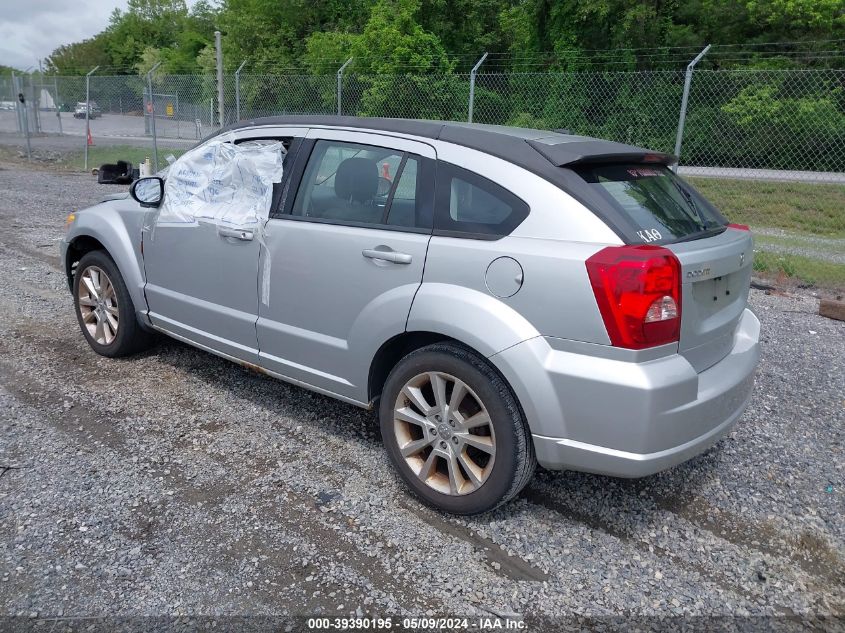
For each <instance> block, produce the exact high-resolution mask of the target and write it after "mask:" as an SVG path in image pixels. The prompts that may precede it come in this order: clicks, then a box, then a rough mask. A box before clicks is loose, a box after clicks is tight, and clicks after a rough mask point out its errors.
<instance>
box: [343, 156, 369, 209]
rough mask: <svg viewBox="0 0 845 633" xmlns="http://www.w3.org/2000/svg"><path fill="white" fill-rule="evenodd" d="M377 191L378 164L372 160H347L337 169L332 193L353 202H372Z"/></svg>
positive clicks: (357, 158)
mask: <svg viewBox="0 0 845 633" xmlns="http://www.w3.org/2000/svg"><path fill="white" fill-rule="evenodd" d="M377 191H378V164H377V163H376V161H374V160H373V159H372V158H361V157H355V158H347V159H346V160H345V161H343V162H342V163H341V164H340V167H338V168H337V173H336V174H335V177H334V193H335V195H336V196H337V197H338V198H341V199H343V200H351V201H353V202H366V201H367V200H372V199H373V198H374V197H375V195H376V192H377Z"/></svg>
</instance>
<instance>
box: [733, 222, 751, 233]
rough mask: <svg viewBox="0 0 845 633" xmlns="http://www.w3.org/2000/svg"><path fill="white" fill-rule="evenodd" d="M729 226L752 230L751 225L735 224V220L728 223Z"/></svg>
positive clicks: (741, 229)
mask: <svg viewBox="0 0 845 633" xmlns="http://www.w3.org/2000/svg"><path fill="white" fill-rule="evenodd" d="M728 228H731V229H739V230H740V231H750V230H751V227H750V226H748V225H747V224H734V223H733V222H731V223H730V224H728Z"/></svg>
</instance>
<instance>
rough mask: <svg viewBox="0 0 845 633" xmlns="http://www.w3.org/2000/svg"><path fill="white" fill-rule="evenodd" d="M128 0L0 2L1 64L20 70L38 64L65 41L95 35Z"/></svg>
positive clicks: (12, 0)
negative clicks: (113, 12)
mask: <svg viewBox="0 0 845 633" xmlns="http://www.w3.org/2000/svg"><path fill="white" fill-rule="evenodd" d="M115 8H120V9H121V10H125V9H126V0H2V1H0V64H4V65H6V66H14V67H15V68H19V69H21V70H23V69H25V68H26V67H28V66H35V67H36V68H37V67H38V60H39V59H43V58H44V57H47V56H48V55H49V54H50V53H52V52H53V50H55V49H56V48H57V47H59V46H61V45H62V44H70V43H71V42H78V41H79V40H83V39H87V38H89V37H93V36H94V35H96V34H97V33H99V32H100V31H102V30H103V29H104V28H106V26H107V25H108V23H109V16H110V15H111V13H112V11H113V10H114V9H115Z"/></svg>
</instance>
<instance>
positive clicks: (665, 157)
mask: <svg viewBox="0 0 845 633" xmlns="http://www.w3.org/2000/svg"><path fill="white" fill-rule="evenodd" d="M555 141H558V142H555ZM526 142H527V143H528V144H529V145H530V146H531V147H533V148H534V149H535V150H537V151H538V152H539V153H540V154H541V155H542V156H543V157H544V158H545V159H546V160H548V161H549V162H550V163H552V164H553V165H554V166H555V167H575V166H578V165H601V164H607V163H648V164H652V165H666V166H669V165H675V164H677V162H678V158H677V156H673V155H672V154H665V153H663V152H653V151H651V150H647V149H645V148H643V147H636V146H634V145H626V144H624V143H615V142H613V141H601V140H592V139H591V140H573V141H563V142H560V141H559V139H558V138H555V137H549V138H546V139H536V140H530V141H526Z"/></svg>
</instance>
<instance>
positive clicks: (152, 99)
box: [147, 62, 161, 172]
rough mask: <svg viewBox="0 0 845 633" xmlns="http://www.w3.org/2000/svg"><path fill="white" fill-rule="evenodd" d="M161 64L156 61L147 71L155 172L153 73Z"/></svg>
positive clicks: (156, 158) (156, 143)
mask: <svg viewBox="0 0 845 633" xmlns="http://www.w3.org/2000/svg"><path fill="white" fill-rule="evenodd" d="M159 66H161V62H156V64H155V65H154V66H153V67H152V68H150V71H149V72H148V73H147V87H148V88H149V90H150V131H151V132H152V133H153V171H154V172H157V171H158V139H157V138H156V105H155V98H154V97H153V73H154V72H155V70H156V68H158V67H159Z"/></svg>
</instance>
